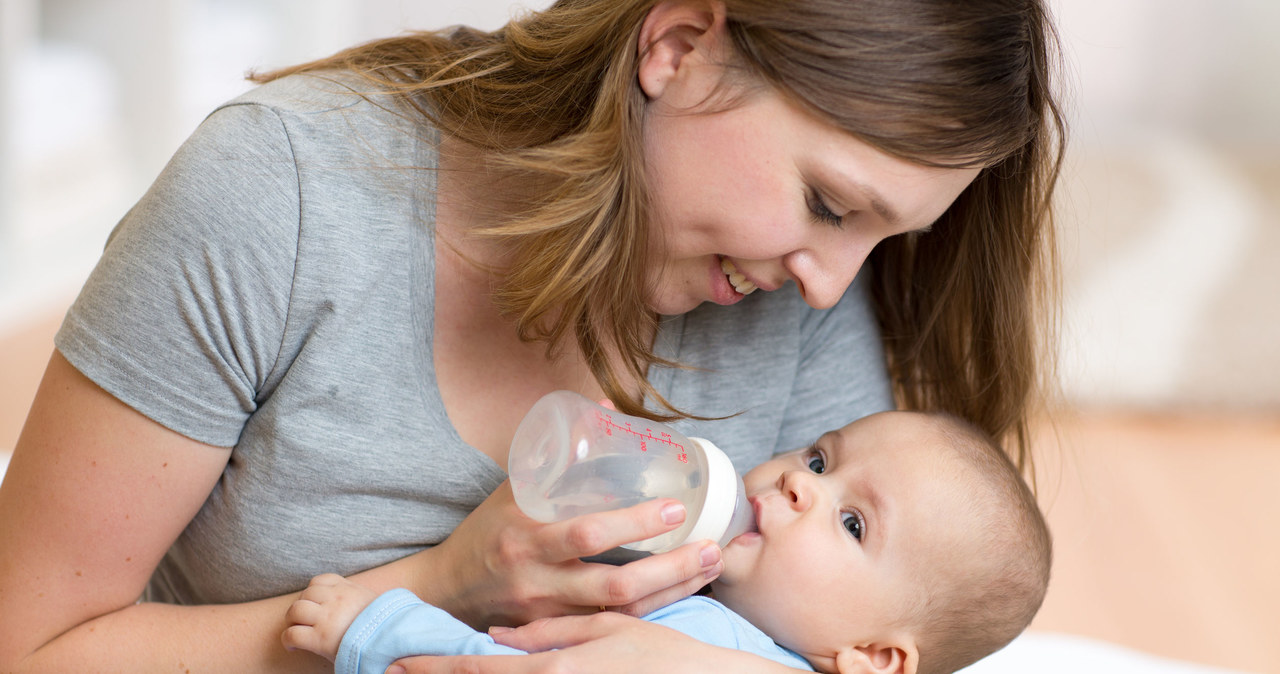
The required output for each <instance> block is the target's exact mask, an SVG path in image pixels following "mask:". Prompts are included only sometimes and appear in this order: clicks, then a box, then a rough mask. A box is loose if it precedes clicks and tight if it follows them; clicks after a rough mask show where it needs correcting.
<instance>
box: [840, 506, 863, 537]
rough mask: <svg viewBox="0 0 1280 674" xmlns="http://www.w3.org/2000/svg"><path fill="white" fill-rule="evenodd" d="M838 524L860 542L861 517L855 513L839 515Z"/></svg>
mask: <svg viewBox="0 0 1280 674" xmlns="http://www.w3.org/2000/svg"><path fill="white" fill-rule="evenodd" d="M840 523H841V524H843V525H844V528H845V529H847V530H848V531H849V533H850V534H852V535H853V537H854V538H856V539H858V540H862V530H863V522H862V515H859V514H858V513H856V512H843V513H840Z"/></svg>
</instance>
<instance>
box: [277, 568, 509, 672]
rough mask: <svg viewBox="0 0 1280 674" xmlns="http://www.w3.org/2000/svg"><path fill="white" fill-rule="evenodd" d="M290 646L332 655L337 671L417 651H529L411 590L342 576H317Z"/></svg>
mask: <svg viewBox="0 0 1280 674" xmlns="http://www.w3.org/2000/svg"><path fill="white" fill-rule="evenodd" d="M287 618H288V620H289V622H290V627H289V628H287V629H286V630H285V631H284V634H283V635H282V637H281V639H282V640H283V641H284V645H285V647H286V648H290V649H302V650H306V651H311V652H312V653H317V654H319V655H323V656H324V657H326V658H329V659H330V660H332V661H333V663H334V671H335V672H336V674H356V673H359V674H382V673H383V672H384V671H386V669H387V667H389V666H390V665H391V663H392V662H395V661H396V660H398V659H400V658H405V657H409V656H413V655H524V654H525V652H524V651H521V650H516V649H514V648H510V647H508V646H503V645H500V644H497V643H495V642H494V640H493V638H491V637H490V636H489V635H488V634H485V633H483V632H477V631H475V630H473V629H471V628H470V627H468V626H467V625H466V624H464V623H463V622H461V621H460V620H457V619H456V618H454V617H453V616H451V615H449V614H448V613H447V612H445V611H443V610H441V609H439V608H437V607H435V606H432V605H430V604H428V603H426V602H424V601H422V600H421V599H419V598H418V597H417V596H416V595H414V594H413V593H412V592H409V591H408V590H403V589H398V590H391V591H390V592H385V593H383V594H381V595H378V594H377V593H375V592H374V591H373V590H370V589H368V588H366V587H363V586H361V585H358V584H356V583H353V582H351V581H349V580H347V579H345V578H343V577H342V576H337V575H334V574H325V575H322V576H317V577H315V578H314V579H312V581H311V584H310V585H309V586H308V587H307V589H306V590H304V591H303V592H302V596H301V597H299V598H298V600H297V601H295V602H294V604H293V606H292V607H291V608H290V609H289V612H288V615H287Z"/></svg>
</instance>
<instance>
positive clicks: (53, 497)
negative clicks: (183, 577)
mask: <svg viewBox="0 0 1280 674" xmlns="http://www.w3.org/2000/svg"><path fill="white" fill-rule="evenodd" d="M229 456H230V451H229V450H227V449H225V448H218V447H212V446H209V445H204V444H201V443H199V442H196V441H193V440H190V439H188V438H185V437H183V436H181V435H179V434H177V433H174V432H172V431H170V430H168V429H165V428H164V427H162V426H160V425H159V424H156V423H155V422H153V421H151V420H149V419H147V418H146V417H144V416H142V415H141V414H139V413H137V412H135V411H134V410H132V409H131V408H129V407H128V406H126V405H124V404H123V403H121V402H120V401H118V400H117V399H115V398H113V397H112V396H111V395H109V394H107V393H106V392H105V391H103V390H102V389H101V388H99V387H98V386H96V385H95V384H93V383H92V382H91V381H90V380H89V379H87V378H85V377H84V376H83V375H82V374H80V372H78V371H77V370H76V369H75V368H74V367H72V366H71V365H70V364H69V363H68V362H67V361H66V360H65V359H64V358H63V357H62V356H61V354H59V353H54V355H53V358H52V359H51V361H50V363H49V366H48V369H47V370H46V372H45V376H44V380H43V381H42V382H41V384H40V388H39V390H38V392H37V393H36V398H35V402H34V404H33V406H32V409H31V412H30V415H29V416H28V418H27V423H26V426H25V427H24V428H23V431H22V435H21V436H20V438H19V440H18V445H17V447H16V449H15V451H14V455H13V459H12V461H11V463H10V465H9V469H8V471H7V474H6V475H5V479H4V484H3V486H0V634H4V635H5V638H4V639H3V640H0V670H2V671H5V672H10V671H12V672H28V671H40V672H46V671H76V670H84V669H85V668H86V666H88V665H92V666H91V668H92V669H94V670H95V671H111V670H119V671H127V672H142V671H153V670H157V671H158V670H166V671H175V669H176V671H179V672H181V671H199V670H217V671H240V672H254V671H288V670H300V671H301V670H308V669H311V670H315V671H321V670H323V669H324V666H323V665H324V662H323V660H321V659H319V658H311V657H309V656H300V655H290V654H287V653H286V652H285V651H284V649H283V648H281V647H280V645H279V641H278V639H277V635H278V634H279V630H280V629H282V628H283V625H284V612H285V610H286V608H287V607H288V605H289V602H290V600H291V597H278V598H275V599H268V600H263V601H259V602H253V603H249V604H240V605H227V606H191V607H184V606H170V605H163V604H139V603H135V602H136V601H137V599H138V598H139V596H140V595H141V594H142V592H143V589H144V587H145V585H146V583H147V580H148V578H150V576H151V573H152V571H153V570H154V569H155V567H156V565H157V564H158V563H159V561H160V559H161V557H162V556H163V555H164V553H165V551H166V550H167V549H168V548H169V546H170V545H171V544H172V543H173V541H174V539H176V538H177V536H178V535H179V533H181V531H182V530H183V528H184V527H186V526H187V524H188V523H189V522H190V521H191V518H192V517H194V515H195V513H196V511H197V510H199V508H200V505H201V504H202V503H203V502H204V500H205V498H206V497H207V496H208V494H209V492H210V490H211V489H212V488H213V486H214V484H215V483H216V482H217V480H218V478H219V476H220V475H221V474H222V470H223V467H224V466H225V464H226V462H227V459H228V457H229Z"/></svg>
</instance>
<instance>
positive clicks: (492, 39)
mask: <svg viewBox="0 0 1280 674" xmlns="http://www.w3.org/2000/svg"><path fill="white" fill-rule="evenodd" d="M722 2H723V5H724V8H725V16H726V25H727V28H728V34H729V35H730V36H731V38H732V43H733V46H734V48H735V51H736V53H735V54H734V55H733V56H732V57H731V58H732V59H733V63H732V64H731V65H733V66H734V69H733V71H734V72H735V73H738V72H742V71H744V70H745V72H746V73H747V74H748V75H750V76H754V77H755V80H756V81H760V82H764V83H767V84H768V85H770V86H772V87H773V88H774V89H776V90H777V91H779V92H781V93H782V94H783V95H785V96H787V97H789V98H790V99H792V100H794V101H796V102H798V103H799V104H801V105H802V106H804V107H806V108H807V109H809V110H811V111H813V112H816V113H817V114H819V115H820V116H822V117H825V118H826V119H829V120H831V121H832V122H833V123H834V124H836V125H837V126H839V127H841V128H843V129H845V130H847V131H848V132H850V133H852V134H854V135H856V136H857V137H859V138H861V139H862V140H864V141H866V142H868V143H870V144H871V145H873V146H875V147H877V148H879V149H881V150H882V151H885V152H887V153H889V154H892V155H895V156H898V157H902V158H905V159H908V160H911V161H915V162H918V163H922V164H929V165H942V166H956V167H960V166H982V167H984V168H983V169H982V171H981V173H980V174H979V176H978V178H977V179H976V180H975V182H974V184H973V185H972V186H971V187H970V188H968V189H967V190H966V191H965V192H964V194H962V195H961V196H960V198H959V199H958V200H957V201H956V203H955V205H953V206H952V207H951V208H950V209H949V210H948V211H947V213H946V214H945V215H944V216H943V217H942V218H941V220H940V221H939V222H937V223H935V225H934V227H933V229H932V231H931V232H930V233H928V234H927V235H907V236H900V237H894V238H891V239H888V240H886V241H884V242H882V243H881V244H880V245H879V246H877V247H876V249H875V251H873V253H872V255H871V257H870V258H869V260H868V269H867V273H869V274H871V278H872V286H873V289H874V297H875V301H876V304H877V307H878V315H879V320H880V321H881V324H882V328H883V333H884V340H885V345H886V348H887V352H888V361H889V363H888V364H889V368H890V373H891V376H892V378H893V381H894V384H895V390H896V395H897V396H898V398H899V402H900V403H901V404H902V405H903V406H904V407H907V408H911V409H934V410H943V411H947V412H950V413H953V414H956V415H958V416H961V417H963V418H966V419H970V420H972V421H974V422H975V423H976V424H978V425H979V426H980V427H981V428H983V429H984V430H986V431H987V432H989V433H991V434H992V435H994V436H996V437H1000V438H1009V437H1010V436H1012V438H1013V439H1014V440H1015V441H1016V445H1017V447H1016V452H1015V456H1016V457H1017V458H1018V460H1019V463H1020V464H1021V463H1022V461H1023V459H1024V458H1026V443H1027V440H1028V416H1029V407H1030V403H1031V402H1032V395H1033V394H1034V393H1035V392H1036V387H1037V383H1038V379H1039V377H1040V374H1041V363H1042V361H1041V358H1043V357H1045V356H1047V355H1048V351H1047V350H1043V351H1044V352H1043V353H1042V349H1041V348H1040V347H1041V346H1042V344H1041V343H1040V342H1039V341H1038V337H1039V335H1038V329H1037V327H1038V326H1043V325H1051V323H1048V322H1038V321H1040V319H1042V318H1045V317H1040V316H1038V315H1037V301H1038V300H1039V299H1041V298H1042V297H1044V296H1045V295H1044V294H1043V293H1045V292H1047V291H1048V290H1050V289H1052V285H1050V284H1048V283H1047V282H1046V279H1048V278H1050V272H1051V271H1052V269H1053V266H1052V262H1053V259H1052V256H1053V250H1054V249H1053V245H1052V244H1053V242H1052V228H1051V221H1050V212H1049V201H1050V196H1051V193H1052V190H1053V186H1054V183H1055V181H1056V178H1057V174H1058V169H1059V164H1060V162H1061V138H1062V133H1063V123H1062V118H1061V115H1060V113H1059V111H1058V108H1057V106H1056V105H1055V103H1054V100H1053V97H1052V94H1051V92H1050V74H1051V61H1052V59H1053V58H1054V54H1055V51H1054V49H1053V45H1054V33H1053V29H1052V26H1051V24H1050V21H1049V17H1048V16H1047V11H1046V9H1045V7H1044V6H1043V4H1042V0H965V1H963V2H956V1H954V0H791V1H787V2H782V1H780V0H722ZM655 4H657V0H559V1H558V2H556V3H555V4H554V5H553V6H552V7H550V8H548V9H546V10H544V11H541V12H536V13H530V14H528V15H526V16H524V17H522V18H518V19H515V20H512V21H511V22H510V23H508V24H507V25H506V26H505V27H503V28H502V29H499V30H497V31H494V32H492V33H488V32H480V31H476V30H472V29H467V28H454V29H450V30H447V31H439V32H416V33H410V34H406V35H404V36H400V37H395V38H389V39H384V40H378V41H375V42H371V43H368V44H365V45H361V46H358V47H355V48H353V49H349V50H347V51H344V52H341V53H339V54H336V55H334V56H332V57H330V58H327V59H323V60H320V61H316V62H312V63H307V64H303V65H301V66H296V67H293V68H288V69H285V70H282V71H277V72H273V73H267V74H265V75H258V76H255V79H256V80H257V81H266V80H270V79H274V78H277V77H281V76H283V75H286V74H290V73H295V72H301V71H316V70H323V69H338V68H341V69H349V70H353V71H355V72H357V73H361V74H363V75H364V76H365V77H366V78H367V79H368V80H369V81H370V84H371V85H375V86H376V89H377V90H383V89H388V88H389V89H391V90H392V91H395V92H398V93H399V98H400V100H402V101H403V102H404V103H405V104H407V105H408V106H409V108H410V110H411V112H412V114H420V115H423V116H425V117H426V118H428V119H429V120H431V121H432V122H433V123H434V124H436V125H437V126H438V127H439V128H440V129H441V130H442V131H444V132H445V133H446V134H448V135H449V136H450V137H451V138H457V139H459V140H461V141H463V142H465V143H466V144H469V145H470V146H472V147H474V148H477V149H479V150H480V151H481V152H482V153H483V154H484V156H485V157H486V159H487V160H489V161H490V162H492V163H493V164H494V165H496V166H499V167H500V168H501V169H502V170H504V171H506V172H508V173H509V174H510V175H511V176H512V177H516V178H523V179H526V180H532V181H535V183H536V184H537V185H538V187H539V190H538V194H539V195H540V196H541V198H539V199H538V200H537V201H536V202H534V203H530V204H528V207H527V208H526V209H525V210H523V211H521V212H518V213H513V214H510V215H509V216H508V217H504V218H503V219H501V220H499V221H495V222H493V223H492V224H488V225H485V226H484V227H483V228H482V229H481V230H480V231H478V232H477V234H479V235H483V236H487V237H490V238H491V239H493V240H495V241H499V242H502V244H503V247H504V250H505V251H508V252H509V253H510V258H509V265H507V266H506V267H505V268H504V269H503V270H502V271H503V273H504V276H503V278H504V279H505V281H504V282H503V283H502V284H501V285H500V286H499V287H498V288H496V291H495V301H496V302H497V304H498V306H499V307H500V308H501V309H502V310H503V311H504V312H506V313H507V314H508V315H510V316H512V317H514V318H515V320H516V323H517V327H518V330H519V333H520V336H521V338H523V339H527V340H545V341H546V342H547V344H548V350H549V353H550V351H551V350H552V349H554V348H556V347H557V346H558V345H561V344H563V343H565V341H564V340H567V339H573V340H575V341H576V343H577V345H578V347H579V348H580V349H581V351H582V354H583V356H584V358H585V359H586V362H587V363H588V364H589V366H590V368H591V370H592V372H593V374H594V375H595V377H596V379H597V380H598V381H599V383H600V385H601V387H602V389H603V390H604V392H605V393H606V394H607V395H608V396H609V397H610V398H611V399H612V400H614V401H615V403H616V404H617V406H618V408H619V409H620V410H621V411H623V412H626V413H630V414H639V415H644V416H649V417H654V418H666V419H670V418H674V417H677V416H689V415H687V414H685V413H684V412H682V411H681V410H677V409H675V408H674V407H672V406H671V405H670V404H668V403H667V401H665V400H664V399H663V398H662V397H661V396H660V395H659V394H658V393H657V391H655V390H654V389H653V388H652V387H651V386H650V385H649V384H648V382H647V380H646V378H645V376H644V373H645V372H646V371H647V369H648V368H649V367H650V366H653V365H665V366H672V365H677V364H676V363H671V362H669V361H666V360H664V359H662V358H660V357H658V356H657V355H656V354H654V353H653V351H652V349H651V348H650V345H649V343H648V336H649V335H651V334H652V329H653V327H654V325H655V321H656V317H655V316H654V315H653V313H652V312H651V311H650V310H649V309H648V308H647V306H646V303H645V300H646V293H647V290H648V289H647V288H646V287H645V278H646V277H645V274H644V271H645V269H644V259H645V253H646V247H647V245H648V244H649V231H648V222H649V212H650V203H649V197H648V190H647V187H646V182H645V174H644V159H643V154H642V143H641V122H642V116H643V112H644V104H645V98H644V96H643V93H642V92H641V90H640V88H639V84H638V80H637V72H638V63H639V58H638V54H637V49H638V39H639V32H640V27H641V25H642V23H643V21H644V19H645V17H646V15H647V14H648V12H649V10H650V9H651V8H652V7H653V6H654V5H655ZM1045 306H1046V307H1047V306H1048V305H1047V304H1046V305H1045ZM617 363H621V367H622V368H623V370H622V371H618V370H617V369H616V368H615V364H617ZM628 382H638V383H639V385H640V387H641V390H640V391H639V395H636V394H635V393H633V392H631V391H630V389H629V388H628V385H627V383H628ZM645 399H650V400H652V401H654V402H655V403H656V404H657V405H658V406H660V407H661V408H662V409H663V410H665V411H664V412H655V411H653V410H648V411H646V410H645V407H644V400H645Z"/></svg>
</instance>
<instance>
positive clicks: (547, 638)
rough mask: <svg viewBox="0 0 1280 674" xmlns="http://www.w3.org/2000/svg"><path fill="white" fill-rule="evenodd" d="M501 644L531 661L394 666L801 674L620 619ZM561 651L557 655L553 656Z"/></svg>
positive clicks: (515, 634) (513, 636) (503, 671)
mask: <svg viewBox="0 0 1280 674" xmlns="http://www.w3.org/2000/svg"><path fill="white" fill-rule="evenodd" d="M493 637H494V639H495V640H496V641H497V642H498V643H501V644H503V645H506V646H511V647H513V648H518V649H520V650H524V651H530V652H534V651H537V652H535V653H533V654H531V655H468V656H450V657H427V656H423V657H415V658H406V659H404V660H400V661H398V662H397V663H396V664H395V665H392V667H391V669H389V670H388V671H389V672H394V671H396V667H397V666H399V667H402V668H404V671H405V672H406V673H407V674H451V673H461V672H467V673H469V674H526V673H527V674H532V673H534V672H568V671H572V672H583V673H588V672H601V673H602V674H606V673H607V674H626V673H628V672H634V673H635V674H652V673H653V672H664V673H666V674H686V673H687V674H705V673H706V672H735V673H736V672H744V673H747V674H795V672H797V671H800V670H795V669H792V668H790V667H787V666H786V665H783V664H781V663H778V662H775V661H773V660H769V659H767V658H764V657H761V656H759V655H755V654H753V653H748V652H746V651H739V650H733V649H729V648H722V647H719V646H712V645H709V644H706V643H703V642H701V641H698V640H696V639H694V638H692V637H690V636H687V635H685V634H682V633H680V632H677V631H675V630H673V629H671V628H669V627H664V626H662V625H657V624H654V623H651V622H646V621H644V620H640V619H638V618H632V617H630V616H622V615H618V614H616V613H611V612H608V613H598V614H595V615H590V616H566V617H561V618H548V619H545V620H538V621H536V622H533V623H530V624H528V625H525V626H524V627H520V628H516V629H513V630H501V631H496V630H495V631H494V632H493ZM552 649H557V650H552Z"/></svg>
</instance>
